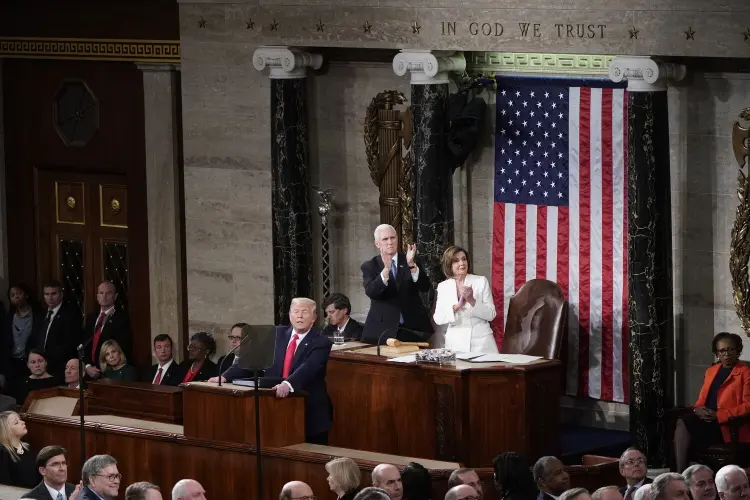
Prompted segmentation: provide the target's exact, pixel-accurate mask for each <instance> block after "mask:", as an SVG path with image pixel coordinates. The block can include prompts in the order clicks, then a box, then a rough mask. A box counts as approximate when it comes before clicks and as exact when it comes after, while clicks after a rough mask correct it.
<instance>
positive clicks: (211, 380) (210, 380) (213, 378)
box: [208, 377, 227, 384]
mask: <svg viewBox="0 0 750 500" xmlns="http://www.w3.org/2000/svg"><path fill="white" fill-rule="evenodd" d="M208 382H212V383H214V384H218V383H219V377H211V378H210V379H208ZM221 383H222V384H226V383H227V379H225V378H224V377H221Z"/></svg>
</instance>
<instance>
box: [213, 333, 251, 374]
mask: <svg viewBox="0 0 750 500" xmlns="http://www.w3.org/2000/svg"><path fill="white" fill-rule="evenodd" d="M246 326H247V323H235V324H233V325H232V328H230V329H229V336H228V338H229V342H230V344H231V348H230V350H232V349H237V348H238V347H239V346H240V342H242V329H243V328H245V327H246ZM238 355H239V353H238V352H237V351H234V352H233V353H231V354H227V355H226V356H222V357H220V358H219V361H217V362H216V365H217V366H219V368H220V369H221V370H226V369H227V368H229V367H230V366H232V365H233V364H234V360H235V359H236V358H237V357H238Z"/></svg>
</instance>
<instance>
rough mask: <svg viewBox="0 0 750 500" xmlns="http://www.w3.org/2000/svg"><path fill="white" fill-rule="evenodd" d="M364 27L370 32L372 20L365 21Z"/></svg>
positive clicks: (366, 31)
mask: <svg viewBox="0 0 750 500" xmlns="http://www.w3.org/2000/svg"><path fill="white" fill-rule="evenodd" d="M362 29H363V30H365V33H369V32H370V30H371V29H372V24H370V21H365V24H363V25H362Z"/></svg>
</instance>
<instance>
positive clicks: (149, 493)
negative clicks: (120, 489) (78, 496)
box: [68, 481, 163, 500]
mask: <svg viewBox="0 0 750 500" xmlns="http://www.w3.org/2000/svg"><path fill="white" fill-rule="evenodd" d="M68 500H70V499H68ZM125 500H163V499H162V496H161V490H160V489H159V487H158V486H156V485H155V484H152V483H149V482H146V481H141V482H140V483H133V484H131V485H130V486H128V487H127V488H126V489H125Z"/></svg>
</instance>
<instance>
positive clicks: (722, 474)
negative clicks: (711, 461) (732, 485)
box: [714, 465, 747, 493]
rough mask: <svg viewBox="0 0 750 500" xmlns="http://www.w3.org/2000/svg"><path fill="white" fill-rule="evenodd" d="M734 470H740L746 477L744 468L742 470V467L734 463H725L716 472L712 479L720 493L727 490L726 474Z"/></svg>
mask: <svg viewBox="0 0 750 500" xmlns="http://www.w3.org/2000/svg"><path fill="white" fill-rule="evenodd" d="M736 471H739V472H742V475H743V476H745V478H747V474H746V473H745V471H744V470H742V467H738V466H736V465H725V466H724V467H722V468H721V469H719V470H718V471H717V472H716V478H715V479H714V481H715V482H716V490H717V491H719V492H720V493H726V492H727V491H728V490H729V483H728V482H727V476H728V475H729V474H731V473H732V472H736Z"/></svg>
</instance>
